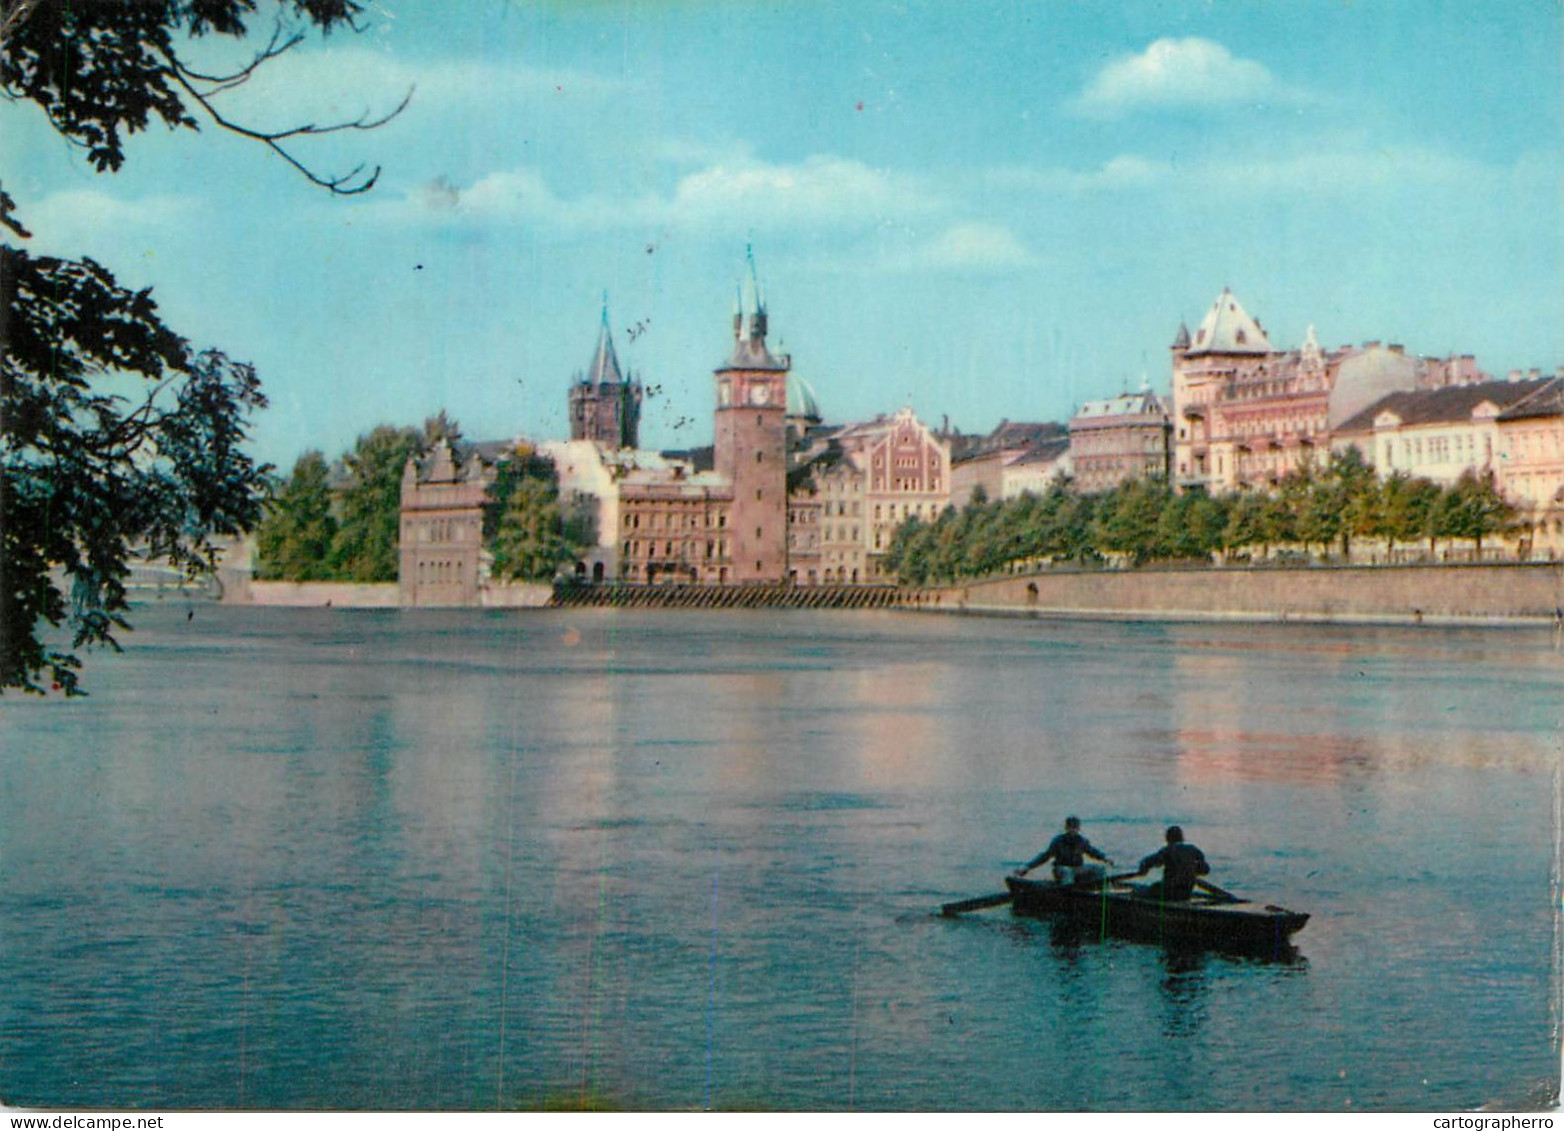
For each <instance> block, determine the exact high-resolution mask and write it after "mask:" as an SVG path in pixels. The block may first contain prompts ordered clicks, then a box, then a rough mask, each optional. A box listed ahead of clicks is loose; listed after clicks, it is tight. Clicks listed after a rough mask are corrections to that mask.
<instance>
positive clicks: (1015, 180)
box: [983, 153, 1170, 193]
mask: <svg viewBox="0 0 1564 1131" xmlns="http://www.w3.org/2000/svg"><path fill="white" fill-rule="evenodd" d="M1169 172H1170V167H1169V165H1168V164H1167V163H1166V162H1163V161H1151V160H1148V159H1147V158H1145V157H1140V156H1137V155H1135V154H1133V153H1124V154H1120V155H1119V156H1117V157H1114V158H1112V159H1111V160H1109V161H1107V162H1105V163H1104V164H1102V165H1100V166H1098V167H1097V168H1095V169H1065V168H1057V167H1056V168H1047V169H1029V168H1022V167H1016V166H1005V167H1002V168H998V169H990V170H989V171H988V172H987V173H985V174H984V176H983V181H984V183H985V184H986V185H988V186H990V187H994V188H1002V189H1021V190H1023V191H1027V192H1039V193H1090V192H1112V191H1117V190H1121V189H1137V188H1146V187H1149V186H1151V185H1153V184H1155V183H1156V182H1157V181H1159V180H1162V179H1164V178H1165V177H1166V176H1167V175H1168V173H1169Z"/></svg>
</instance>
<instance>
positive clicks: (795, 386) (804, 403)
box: [787, 373, 824, 423]
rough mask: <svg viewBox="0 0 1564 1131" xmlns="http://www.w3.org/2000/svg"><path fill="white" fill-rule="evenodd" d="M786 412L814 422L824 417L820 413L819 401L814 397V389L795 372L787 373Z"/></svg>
mask: <svg viewBox="0 0 1564 1131" xmlns="http://www.w3.org/2000/svg"><path fill="white" fill-rule="evenodd" d="M787 414H788V415H789V416H798V417H802V418H803V419H805V420H809V421H813V422H815V423H819V422H820V421H821V420H823V419H824V417H822V416H821V415H820V402H819V401H818V400H816V399H815V391H814V389H813V388H811V387H810V384H809V382H808V381H805V380H804V379H803V378H802V377H800V376H799V375H798V374H797V373H789V374H788V375H787Z"/></svg>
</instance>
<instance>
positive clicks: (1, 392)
mask: <svg viewBox="0 0 1564 1131" xmlns="http://www.w3.org/2000/svg"><path fill="white" fill-rule="evenodd" d="M256 6H257V0H136V2H123V3H121V2H108V0H104V2H99V3H86V2H82V0H0V89H3V90H4V92H5V95H6V99H7V101H8V102H9V103H10V104H11V105H13V106H25V105H28V104H31V105H32V106H34V107H36V108H37V109H39V110H41V111H42V113H43V114H44V115H45V116H46V117H47V118H48V120H49V123H50V124H51V125H52V126H53V128H54V129H55V131H56V132H57V133H58V134H59V135H60V136H61V137H63V138H64V139H66V140H67V141H68V142H70V143H71V144H73V145H75V146H78V147H80V148H81V149H82V150H84V151H85V153H86V155H87V160H88V162H89V163H90V164H91V165H93V166H94V167H95V168H96V169H97V170H98V171H100V172H104V171H112V170H117V169H119V168H120V167H121V166H122V165H123V164H124V161H125V148H124V139H125V137H126V135H128V134H133V133H135V132H137V131H139V130H142V129H145V128H146V127H147V126H148V125H149V124H150V123H151V122H153V121H154V120H160V121H162V122H163V123H165V124H166V125H168V126H170V127H174V128H190V129H195V128H196V125H197V121H198V117H197V115H198V114H199V115H204V117H205V118H206V120H208V121H210V122H212V123H214V124H216V125H218V126H220V127H222V128H224V129H227V130H230V131H232V132H234V133H237V134H240V135H242V136H244V137H247V138H249V139H251V140H253V141H256V142H258V143H260V144H261V145H264V146H266V147H268V148H270V149H271V150H272V151H273V152H274V153H276V154H277V155H278V156H280V157H282V158H283V159H284V160H285V161H287V162H288V163H289V164H290V165H292V166H293V167H294V168H296V169H297V170H299V171H300V172H301V173H302V174H303V175H304V176H306V177H307V178H309V179H310V180H311V181H312V182H314V183H315V184H317V185H321V186H323V187H325V188H327V189H329V190H330V191H332V192H335V193H355V192H363V191H365V190H366V189H368V188H369V187H370V186H371V185H372V184H373V183H374V181H375V177H376V175H377V174H378V171H379V170H378V169H377V170H375V171H373V172H371V173H369V174H367V175H366V174H364V173H363V170H362V167H360V168H358V169H354V170H351V171H349V172H348V173H346V174H343V175H341V176H333V175H322V174H319V173H316V172H315V171H314V170H313V169H311V168H310V167H309V166H308V165H306V164H305V163H304V162H303V161H301V160H300V159H299V158H298V157H297V156H296V155H295V153H294V152H293V148H292V147H293V145H294V144H295V142H296V141H298V140H301V139H303V138H306V137H308V136H311V135H318V134H324V133H332V132H335V131H338V130H356V129H373V128H375V127H376V126H377V125H380V124H382V123H383V122H384V121H385V120H388V118H389V117H390V116H391V115H388V116H387V117H385V118H380V119H376V120H370V119H368V118H363V119H359V120H357V121H353V122H342V123H337V124H335V125H327V126H315V125H305V126H300V127H296V128H291V129H281V130H274V131H262V130H256V129H252V128H250V127H247V126H246V125H244V124H243V123H240V122H236V121H233V120H231V119H229V118H226V117H225V116H224V115H223V114H222V113H221V112H219V110H218V109H217V108H216V107H215V106H214V105H213V103H212V101H211V98H212V96H213V95H215V94H217V93H220V92H221V91H222V90H225V89H228V88H230V87H232V86H235V85H238V84H240V83H243V82H244V81H245V80H246V79H248V78H249V77H250V76H251V75H252V74H254V73H255V71H256V69H257V68H259V67H261V66H262V65H263V64H265V63H266V62H267V61H268V60H270V59H274V58H276V57H277V56H279V55H282V54H284V53H285V52H287V51H289V50H291V49H292V48H293V47H295V46H297V45H298V44H299V43H300V42H302V39H303V35H302V33H299V32H297V31H285V30H284V25H283V17H284V16H288V17H291V18H293V19H296V20H298V21H300V22H301V23H302V25H303V26H305V27H306V28H308V27H311V26H313V27H315V28H319V29H321V30H323V31H330V30H332V29H333V28H335V27H338V26H349V27H351V26H352V25H353V19H354V17H355V16H356V15H357V14H358V12H359V11H360V6H359V5H358V4H357V3H356V2H355V0H289V2H279V3H278V4H276V5H274V6H273V10H274V13H275V14H276V15H277V16H278V21H277V25H276V28H277V30H276V31H275V32H274V33H273V35H272V38H271V40H270V42H269V43H268V44H267V46H266V47H264V48H262V49H261V50H260V51H258V52H257V53H256V54H255V56H254V58H253V59H252V61H251V62H250V63H249V64H247V65H246V66H244V67H242V68H240V69H239V70H238V71H236V72H234V73H231V74H227V75H214V74H206V73H203V72H201V71H199V70H197V69H195V68H192V67H190V66H189V65H187V61H186V58H185V54H184V52H185V51H186V49H187V48H188V47H189V45H190V43H191V41H192V39H193V38H195V37H200V36H203V35H207V34H218V35H226V36H231V37H235V38H239V37H243V36H244V35H245V34H246V32H247V30H248V29H247V21H248V20H249V19H250V18H251V17H252V16H253V14H254V13H255V10H256ZM405 101H406V100H405V99H404V103H403V104H404V105H405ZM399 111H400V107H398V108H397V109H396V110H393V111H392V115H394V114H396V113H398V112H399ZM0 226H3V228H4V229H5V232H6V233H8V234H7V235H6V236H5V243H4V244H3V245H0V439H3V443H0V689H3V688H7V687H20V688H24V689H26V690H31V691H42V690H44V682H45V681H47V682H48V683H50V684H52V685H54V686H56V687H58V688H60V689H61V690H63V691H64V692H65V693H66V694H77V693H79V691H80V688H79V686H78V679H77V672H78V671H79V669H80V666H81V664H80V660H79V658H78V657H77V656H76V655H75V653H74V652H73V651H68V650H64V649H63V648H61V647H59V646H56V645H52V644H46V643H45V642H44V640H43V636H44V635H45V634H46V633H48V632H49V631H52V630H54V629H60V628H62V627H67V622H68V628H69V631H70V633H71V639H72V641H73V643H72V645H71V647H72V648H75V649H80V648H82V647H88V646H92V645H95V644H105V645H109V646H117V645H116V644H115V640H114V635H113V633H114V630H115V629H117V628H126V627H128V624H127V621H126V619H125V612H126V609H127V604H126V599H125V590H124V577H125V575H126V573H127V572H128V568H129V566H128V562H129V558H130V555H131V553H132V550H133V549H135V550H138V551H143V552H145V553H148V554H151V555H154V556H161V557H165V558H167V559H168V560H170V561H172V562H173V563H175V564H177V565H180V566H183V567H184V568H186V569H187V570H191V571H194V570H198V569H201V568H210V567H211V566H212V565H213V564H214V563H215V551H214V550H213V547H212V544H211V541H210V539H211V538H212V537H214V536H217V535H231V534H235V533H238V532H240V531H242V530H244V529H247V528H248V527H249V526H250V525H252V524H253V523H254V521H255V520H256V519H257V517H258V516H259V514H260V498H261V495H262V492H263V488H264V483H265V470H266V469H264V468H261V467H258V466H256V465H255V464H254V463H253V462H252V461H251V460H250V458H249V457H248V456H247V455H245V453H244V451H243V450H242V444H243V442H244V441H245V439H246V436H247V430H248V427H249V416H250V414H251V413H252V412H253V411H255V410H258V409H260V408H261V407H262V406H264V404H265V399H264V397H263V396H262V395H261V391H260V384H259V382H258V381H257V379H256V376H255V372H254V370H253V369H251V368H250V367H249V366H248V365H245V364H243V363H240V362H234V361H230V360H229V359H228V358H227V357H226V356H225V355H223V354H222V353H221V352H218V351H216V350H205V351H202V350H197V349H196V348H195V347H193V346H192V345H191V344H190V342H189V341H188V340H187V339H186V338H185V337H184V336H183V335H180V334H178V333H175V332H174V331H173V330H171V329H170V328H169V327H167V326H166V325H164V323H163V321H162V319H161V317H160V316H159V314H158V313H157V306H156V304H155V303H154V302H153V301H152V297H151V294H150V292H148V291H145V290H142V291H131V290H127V289H126V288H124V287H121V286H120V285H119V283H118V282H117V281H116V280H115V278H114V276H113V274H112V273H111V272H110V271H109V270H108V269H107V268H105V267H103V266H102V265H100V264H98V263H96V262H94V261H92V260H90V259H80V260H70V259H64V258H54V257H50V256H34V255H32V254H30V253H29V252H27V251H26V250H24V249H23V248H22V247H21V246H20V245H19V243H17V242H14V241H20V240H25V239H27V238H29V237H30V233H29V232H28V231H27V230H26V228H25V227H24V226H23V224H22V223H21V222H20V220H19V219H18V218H17V216H16V215H15V203H14V201H13V200H12V199H11V197H10V196H9V195H7V194H6V193H5V192H4V191H0ZM56 567H57V568H58V569H60V570H61V571H63V574H64V577H65V579H66V580H65V584H66V585H67V586H68V587H69V590H70V595H69V597H68V598H67V596H66V593H65V590H64V588H62V586H61V585H60V584H59V583H58V582H57V581H56V580H55V579H54V576H53V575H52V573H51V571H52V570H53V569H54V568H56Z"/></svg>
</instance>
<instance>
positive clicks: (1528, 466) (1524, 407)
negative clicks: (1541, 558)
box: [1495, 367, 1564, 558]
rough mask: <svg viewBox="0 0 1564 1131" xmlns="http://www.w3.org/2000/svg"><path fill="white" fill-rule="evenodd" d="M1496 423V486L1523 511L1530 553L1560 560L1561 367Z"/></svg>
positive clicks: (1563, 472) (1563, 471)
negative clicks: (1529, 541) (1498, 479)
mask: <svg viewBox="0 0 1564 1131" xmlns="http://www.w3.org/2000/svg"><path fill="white" fill-rule="evenodd" d="M1496 420H1497V423H1498V431H1499V436H1498V441H1497V450H1496V452H1495V455H1496V456H1497V457H1498V463H1499V467H1500V469H1501V471H1500V482H1501V483H1502V484H1503V489H1504V492H1505V494H1506V495H1507V496H1508V497H1509V499H1510V501H1511V502H1513V503H1515V504H1516V505H1517V506H1518V507H1520V508H1521V510H1522V518H1523V521H1525V522H1526V523H1527V524H1528V526H1529V528H1530V534H1529V537H1530V540H1531V544H1532V552H1533V553H1534V554H1541V555H1545V556H1547V557H1550V558H1560V557H1564V367H1560V369H1559V370H1558V372H1557V374H1556V375H1555V376H1554V377H1553V378H1552V379H1551V380H1548V381H1544V382H1542V383H1541V387H1540V388H1539V389H1538V390H1537V391H1536V392H1534V393H1532V394H1531V395H1530V396H1528V397H1527V398H1525V399H1524V400H1521V401H1517V402H1516V403H1515V404H1513V405H1511V406H1510V407H1509V408H1507V409H1505V410H1504V411H1503V412H1501V413H1499V415H1498V417H1497V418H1496Z"/></svg>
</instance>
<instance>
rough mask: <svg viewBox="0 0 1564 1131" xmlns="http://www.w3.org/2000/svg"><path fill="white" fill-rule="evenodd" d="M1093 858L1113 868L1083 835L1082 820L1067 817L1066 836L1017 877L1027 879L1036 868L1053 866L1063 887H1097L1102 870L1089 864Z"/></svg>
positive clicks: (1018, 871) (1028, 864)
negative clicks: (1068, 885) (1067, 885)
mask: <svg viewBox="0 0 1564 1131" xmlns="http://www.w3.org/2000/svg"><path fill="white" fill-rule="evenodd" d="M1088 856H1090V857H1091V858H1092V859H1093V860H1101V861H1102V862H1103V863H1104V864H1112V863H1113V861H1112V860H1110V859H1108V858H1107V857H1106V856H1104V855H1103V854H1102V853H1100V852H1098V851H1097V850H1096V849H1095V848H1093V847H1092V842H1091V841H1089V840H1087V839H1086V838H1085V837H1084V836H1082V835H1081V819H1080V818H1079V817H1066V818H1065V819H1064V832H1062V833H1060V834H1059V835H1058V836H1056V837H1054V838H1053V840H1051V841H1049V842H1048V847H1047V848H1045V849H1043V851H1042V852H1040V853H1039V854H1038V855H1036V856H1034V857H1033V858H1032V859H1031V860H1029V861H1027V862H1026V864H1025V865H1023V866H1022V867H1021V868H1019V869H1017V871H1016V875H1018V876H1024V875H1026V874H1027V873H1028V872H1030V871H1031V870H1032V869H1033V868H1036V867H1038V866H1039V865H1042V864H1046V863H1047V862H1048V861H1050V860H1052V861H1053V862H1054V879H1056V880H1058V881H1059V882H1060V883H1061V884H1071V883H1074V884H1096V883H1101V882H1102V878H1103V870H1102V869H1101V868H1098V867H1096V866H1095V865H1089V864H1087V863H1086V858H1087V857H1088Z"/></svg>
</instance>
